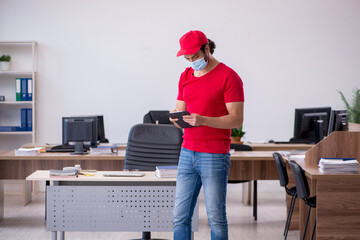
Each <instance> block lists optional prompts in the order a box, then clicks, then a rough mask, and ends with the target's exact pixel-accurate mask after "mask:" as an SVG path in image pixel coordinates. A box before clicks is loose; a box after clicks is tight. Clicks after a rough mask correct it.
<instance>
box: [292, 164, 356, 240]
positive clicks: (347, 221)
mask: <svg viewBox="0 0 360 240" xmlns="http://www.w3.org/2000/svg"><path fill="white" fill-rule="evenodd" d="M298 163H299V165H300V166H301V167H302V168H303V169H304V171H305V175H306V177H307V178H308V183H309V188H310V195H311V196H314V195H316V201H317V203H316V211H312V214H311V218H310V220H309V225H308V229H307V236H306V237H307V238H306V239H310V235H311V229H312V226H313V224H314V220H315V215H316V222H317V223H316V239H318V240H319V239H320V240H325V239H360V173H357V174H341V173H339V174H324V173H320V172H319V170H318V167H316V166H306V165H305V162H301V161H298ZM299 211H300V233H301V234H302V232H303V229H304V222H305V220H306V216H307V211H308V208H307V206H306V205H305V204H304V201H300V210H299Z"/></svg>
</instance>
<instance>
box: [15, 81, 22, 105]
mask: <svg viewBox="0 0 360 240" xmlns="http://www.w3.org/2000/svg"><path fill="white" fill-rule="evenodd" d="M15 91H16V101H21V78H16V80H15Z"/></svg>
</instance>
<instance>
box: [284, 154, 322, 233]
mask: <svg viewBox="0 0 360 240" xmlns="http://www.w3.org/2000/svg"><path fill="white" fill-rule="evenodd" d="M289 165H290V168H291V171H292V172H293V175H294V179H295V184H296V192H297V196H298V198H301V199H303V200H304V201H305V204H306V205H307V206H308V207H309V211H308V215H307V218H306V223H305V228H304V233H303V237H302V239H303V240H304V239H305V234H306V229H307V225H308V222H309V217H310V212H311V208H316V196H314V197H309V195H310V191H309V185H308V182H307V180H306V177H305V173H304V170H303V169H302V168H301V167H300V166H299V164H297V163H296V162H295V161H294V160H291V161H290V162H289ZM315 227H316V218H315V222H314V227H313V230H312V233H311V239H313V238H314V233H315Z"/></svg>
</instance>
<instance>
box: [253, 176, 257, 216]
mask: <svg viewBox="0 0 360 240" xmlns="http://www.w3.org/2000/svg"><path fill="white" fill-rule="evenodd" d="M253 194H254V205H253V216H254V219H255V221H257V180H254V189H253Z"/></svg>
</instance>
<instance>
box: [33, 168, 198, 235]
mask: <svg viewBox="0 0 360 240" xmlns="http://www.w3.org/2000/svg"><path fill="white" fill-rule="evenodd" d="M144 173H145V176H144V177H103V175H102V174H103V172H97V173H96V175H95V176H92V177H85V176H79V177H78V178H64V177H62V178H61V177H56V178H51V177H49V171H45V170H39V171H36V172H34V173H33V174H31V175H30V176H29V177H27V178H26V180H28V181H47V182H50V183H52V185H51V186H46V203H45V204H46V230H48V231H51V232H52V239H53V240H54V239H57V232H60V239H61V240H63V239H64V238H65V231H125V232H151V231H156V232H172V231H173V220H172V219H173V206H174V201H175V188H176V178H157V177H156V176H155V172H144ZM198 219H199V208H198V205H197V206H196V208H195V210H194V215H193V220H192V230H193V231H198V229H199V225H198Z"/></svg>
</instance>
